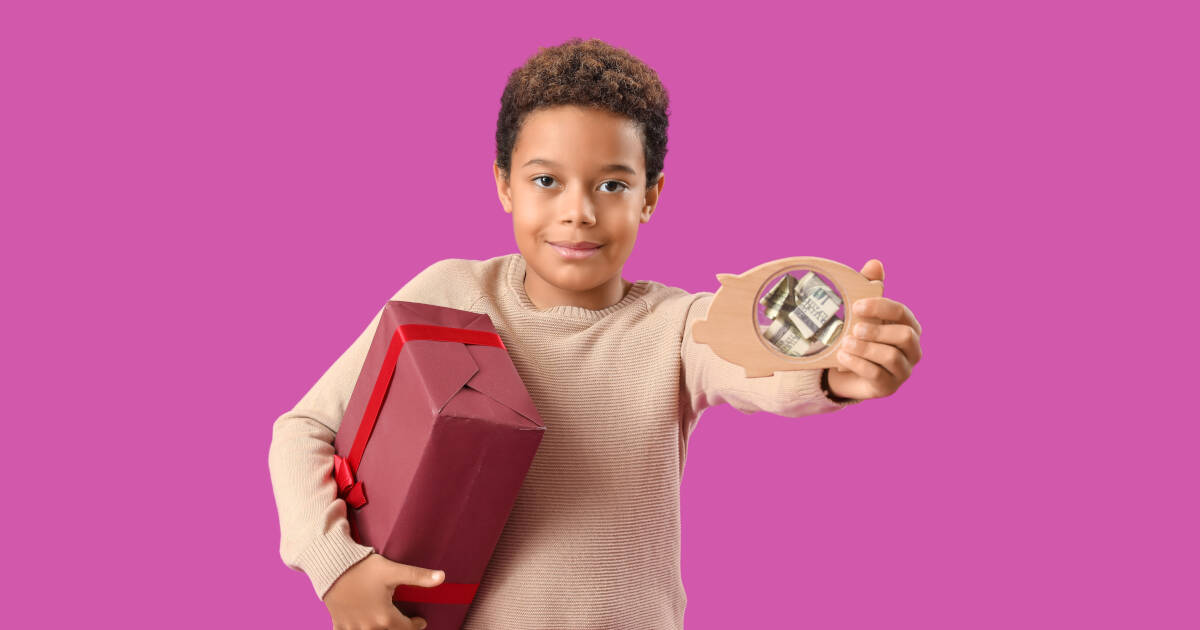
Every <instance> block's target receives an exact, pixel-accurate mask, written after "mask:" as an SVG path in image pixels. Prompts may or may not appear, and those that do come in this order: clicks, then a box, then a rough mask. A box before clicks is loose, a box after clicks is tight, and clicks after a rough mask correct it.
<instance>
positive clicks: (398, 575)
mask: <svg viewBox="0 0 1200 630" xmlns="http://www.w3.org/2000/svg"><path fill="white" fill-rule="evenodd" d="M388 562H390V563H391V565H392V572H391V574H390V575H389V576H388V580H387V582H388V585H389V586H399V585H401V584H411V585H413V586H437V585H438V584H441V583H442V580H444V579H446V572H445V571H435V570H433V569H423V568H421V567H414V566H412V565H408V564H401V563H399V562H392V561H391V560H388Z"/></svg>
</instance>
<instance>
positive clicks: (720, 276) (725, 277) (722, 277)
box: [717, 273, 737, 284]
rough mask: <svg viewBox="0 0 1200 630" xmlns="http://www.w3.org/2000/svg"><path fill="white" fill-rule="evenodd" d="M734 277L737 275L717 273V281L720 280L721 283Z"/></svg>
mask: <svg viewBox="0 0 1200 630" xmlns="http://www.w3.org/2000/svg"><path fill="white" fill-rule="evenodd" d="M736 277H737V276H735V275H733V274H731V273H719V274H717V281H718V282H720V283H721V284H725V281H727V280H733V279H734V278H736Z"/></svg>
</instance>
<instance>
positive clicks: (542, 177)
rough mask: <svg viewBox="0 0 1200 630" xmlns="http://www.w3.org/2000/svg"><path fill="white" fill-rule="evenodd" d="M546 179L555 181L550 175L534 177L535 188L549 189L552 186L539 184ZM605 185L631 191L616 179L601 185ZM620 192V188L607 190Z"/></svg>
mask: <svg viewBox="0 0 1200 630" xmlns="http://www.w3.org/2000/svg"><path fill="white" fill-rule="evenodd" d="M545 179H548V180H550V181H551V182H553V181H554V178H553V177H550V176H549V175H538V176H537V177H534V178H533V183H534V185H535V186H537V187H538V188H549V187H550V185H551V184H546V185H544V186H543V185H542V183H539V182H542V180H545ZM605 184H616V185H618V186H621V187H622V188H624V189H626V190H628V189H629V186H626V185H625V184H624V182H619V181H617V180H615V179H610V180H608V181H606V182H604V183H603V184H600V185H601V186H604V185H605ZM620 191H621V189H620V188H618V189H617V190H607V191H606V192H620Z"/></svg>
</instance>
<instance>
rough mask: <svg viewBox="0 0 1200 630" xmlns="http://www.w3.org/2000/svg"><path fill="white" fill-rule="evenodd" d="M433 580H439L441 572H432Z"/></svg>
mask: <svg viewBox="0 0 1200 630" xmlns="http://www.w3.org/2000/svg"><path fill="white" fill-rule="evenodd" d="M433 579H434V580H440V579H442V572H441V571H434V572H433Z"/></svg>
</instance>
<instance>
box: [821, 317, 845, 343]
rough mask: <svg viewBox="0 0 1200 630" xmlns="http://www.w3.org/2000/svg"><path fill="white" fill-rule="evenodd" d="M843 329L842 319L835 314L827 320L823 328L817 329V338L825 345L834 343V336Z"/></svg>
mask: <svg viewBox="0 0 1200 630" xmlns="http://www.w3.org/2000/svg"><path fill="white" fill-rule="evenodd" d="M841 330H842V320H841V319H839V318H838V317H837V316H836V315H835V316H834V317H833V318H831V319H830V320H829V321H827V322H825V325H824V326H822V327H821V330H818V331H817V339H818V340H820V342H821V343H822V344H823V345H826V346H828V345H832V343H831V342H832V341H833V338H834V337H836V336H837V334H838V332H839V331H841Z"/></svg>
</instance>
